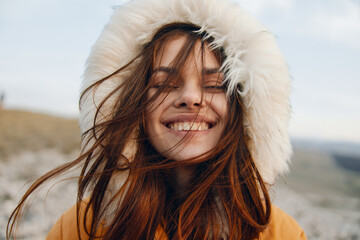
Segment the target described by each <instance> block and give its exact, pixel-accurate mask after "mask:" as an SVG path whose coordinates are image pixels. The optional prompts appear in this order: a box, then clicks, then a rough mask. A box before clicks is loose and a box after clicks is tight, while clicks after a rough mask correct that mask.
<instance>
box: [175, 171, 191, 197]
mask: <svg viewBox="0 0 360 240" xmlns="http://www.w3.org/2000/svg"><path fill="white" fill-rule="evenodd" d="M194 172H195V167H194V166H185V167H179V168H176V169H175V170H174V176H173V184H174V190H175V194H176V195H177V196H179V197H181V198H182V197H185V195H186V193H187V189H188V186H189V183H190V181H191V180H192V179H193V176H194Z"/></svg>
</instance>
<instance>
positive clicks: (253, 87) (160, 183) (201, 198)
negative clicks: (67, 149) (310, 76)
mask: <svg viewBox="0 0 360 240" xmlns="http://www.w3.org/2000/svg"><path fill="white" fill-rule="evenodd" d="M150 7H151V8H153V9H157V10H158V11H155V10H154V11H148V9H150ZM159 14H162V15H161V16H159ZM234 20H236V22H237V23H238V24H235V25H234V24H233V22H234ZM265 30H266V29H265V28H264V27H263V26H262V25H261V24H259V23H258V22H257V21H256V20H255V19H253V18H252V17H250V16H249V15H247V14H246V13H244V12H242V11H241V9H239V8H238V7H237V6H234V5H233V4H232V3H230V2H227V1H220V0H197V1H193V0H182V1H180V0H162V1H159V0H134V1H131V2H129V3H127V4H126V5H124V6H123V7H122V8H119V9H117V10H116V11H115V13H114V16H113V18H112V19H111V20H110V23H109V24H108V25H107V26H106V27H105V29H104V31H103V33H102V35H101V37H100V38H99V40H98V41H97V43H96V44H95V46H94V48H93V49H92V52H91V55H90V57H89V60H88V68H87V70H86V72H85V78H84V85H83V91H82V95H81V99H80V108H81V117H80V124H81V128H82V131H83V139H82V154H81V155H80V156H79V157H78V158H77V159H75V160H74V161H73V162H70V163H69V164H66V165H63V166H61V167H59V168H57V169H55V170H53V171H51V172H49V173H47V174H46V175H44V176H43V177H41V178H40V179H39V180H38V181H37V182H35V183H34V184H33V186H31V188H30V189H29V191H28V192H27V193H26V194H25V196H24V197H23V199H22V200H21V201H20V204H19V205H18V207H17V208H16V209H15V211H14V213H13V215H12V216H11V218H10V220H9V228H8V237H10V236H12V235H13V234H14V232H13V227H14V226H15V224H16V221H18V220H19V218H20V217H21V213H22V211H23V208H24V206H25V205H26V201H27V198H28V197H29V196H30V194H31V193H32V192H34V191H35V190H36V189H37V188H38V187H39V186H40V185H41V184H42V183H43V182H45V181H46V180H48V179H50V178H52V177H54V176H56V175H58V174H59V173H62V172H64V171H67V170H70V169H71V168H73V167H75V166H78V165H80V166H82V172H81V175H80V176H79V185H78V201H77V204H76V206H74V207H73V208H72V209H70V210H69V211H68V212H66V213H65V214H64V215H63V216H62V217H61V218H60V219H59V221H58V222H57V224H55V226H54V227H53V228H52V230H51V231H50V233H49V235H48V239H96V238H102V239H243V240H245V239H305V238H306V237H305V235H304V233H303V231H302V229H301V228H300V227H299V226H298V225H297V223H296V222H295V221H294V220H293V219H292V218H291V217H289V216H288V215H286V214H285V213H284V212H282V211H281V210H280V209H278V208H277V207H275V206H273V205H271V202H270V197H269V194H268V188H270V186H271V185H272V184H273V183H274V180H275V177H276V175H278V174H281V173H283V172H284V171H285V170H286V169H287V163H288V159H289V155H290V153H291V147H290V144H289V139H288V135H287V130H286V127H287V121H288V116H289V104H288V92H289V73H288V70H287V66H286V63H285V61H284V59H283V57H282V55H281V53H280V52H279V50H278V48H277V47H276V44H275V41H274V38H273V36H272V35H271V34H269V32H267V31H265ZM76 233H77V234H76Z"/></svg>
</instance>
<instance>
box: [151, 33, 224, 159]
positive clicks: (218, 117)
mask: <svg viewBox="0 0 360 240" xmlns="http://www.w3.org/2000/svg"><path fill="white" fill-rule="evenodd" d="M185 41H186V37H185V36H181V35H179V36H177V37H175V38H172V39H171V40H170V41H168V43H167V44H166V45H165V47H164V49H163V51H162V55H161V56H156V57H155V64H154V71H153V75H152V77H151V79H150V86H151V87H150V89H149V91H148V96H147V97H148V98H150V97H151V96H152V95H154V94H155V93H156V91H157V90H158V88H159V86H161V84H163V82H164V81H165V80H166V78H167V76H168V74H169V73H170V72H173V71H176V72H175V73H176V75H177V78H176V80H174V82H172V83H170V85H169V86H167V87H166V89H165V91H163V92H162V93H161V94H160V96H159V97H158V98H157V99H156V100H155V101H154V102H153V103H152V104H151V105H149V106H148V108H147V110H146V111H147V115H148V117H147V120H146V124H145V125H146V131H147V134H148V136H149V140H150V142H151V144H152V145H153V147H154V148H155V149H156V150H157V151H158V152H159V153H160V154H162V155H163V156H165V157H168V158H171V159H173V160H176V161H181V160H187V159H189V158H196V157H198V156H200V155H201V154H204V153H206V152H208V151H210V150H211V149H213V148H214V147H215V146H216V145H217V144H218V142H219V139H220V136H221V134H222V132H223V130H224V128H225V124H226V120H227V116H228V104H227V101H226V96H225V92H224V91H223V90H222V89H223V88H222V86H221V84H222V81H223V74H222V73H221V72H220V70H219V68H220V64H219V62H218V60H217V59H216V58H215V56H214V55H213V53H212V52H211V51H210V50H209V49H208V47H207V46H205V50H204V56H203V61H204V62H203V63H202V61H201V42H200V40H199V41H198V42H197V43H196V45H195V48H194V51H193V53H192V54H191V55H189V57H188V59H187V60H186V62H185V65H184V67H183V68H182V69H173V68H172V67H171V66H172V62H173V60H174V58H175V57H176V56H177V54H178V52H179V51H180V50H181V48H182V46H183V44H184V42H185ZM160 52H161V51H160ZM203 75H204V82H202V79H203Z"/></svg>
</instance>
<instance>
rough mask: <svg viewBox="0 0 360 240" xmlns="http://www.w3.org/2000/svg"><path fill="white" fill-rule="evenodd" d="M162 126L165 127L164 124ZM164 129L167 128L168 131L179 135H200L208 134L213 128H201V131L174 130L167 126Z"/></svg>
mask: <svg viewBox="0 0 360 240" xmlns="http://www.w3.org/2000/svg"><path fill="white" fill-rule="evenodd" d="M164 127H166V126H164ZM166 129H168V130H169V132H171V133H172V134H175V135H177V136H180V137H202V136H206V135H208V134H209V133H210V130H211V129H213V127H212V128H209V129H207V130H202V131H191V130H189V131H187V130H174V129H171V128H168V127H166Z"/></svg>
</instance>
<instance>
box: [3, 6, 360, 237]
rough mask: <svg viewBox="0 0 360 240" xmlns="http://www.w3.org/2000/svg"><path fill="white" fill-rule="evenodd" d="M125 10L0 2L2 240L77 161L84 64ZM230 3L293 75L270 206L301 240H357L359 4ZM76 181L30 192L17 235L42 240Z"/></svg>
mask: <svg viewBox="0 0 360 240" xmlns="http://www.w3.org/2000/svg"><path fill="white" fill-rule="evenodd" d="M123 2H125V1H120V0H118V1H115V0H103V1H97V0H74V1H70V0H31V1H29V0H0V100H1V103H0V104H1V106H0V108H1V110H0V239H3V238H4V232H5V226H6V221H7V218H8V217H9V215H10V213H11V211H12V209H13V208H14V207H15V206H16V203H17V201H18V200H19V199H20V197H21V196H22V194H23V193H24V191H25V190H26V188H27V187H28V186H29V182H31V181H34V180H35V179H36V178H37V177H39V176H40V175H41V174H42V173H45V172H46V171H48V170H50V169H51V168H53V167H55V166H57V165H59V164H61V163H65V162H66V161H69V160H72V159H74V157H76V155H77V154H78V149H79V142H80V133H79V129H78V126H77V120H76V118H77V116H78V98H79V88H80V85H81V79H82V72H83V70H84V64H85V61H86V58H87V56H88V54H89V52H90V49H91V46H92V45H93V44H94V42H95V41H96V39H97V37H98V36H99V34H100V32H101V30H102V28H103V26H104V24H106V22H107V21H108V19H109V18H110V16H111V13H112V11H113V10H112V7H113V6H118V5H121V4H122V3H123ZM234 2H238V3H239V4H240V5H241V6H242V7H243V8H244V9H245V10H247V11H249V12H251V13H252V14H253V15H255V16H256V17H257V18H258V19H260V21H261V22H263V23H264V24H265V25H266V26H267V27H268V28H269V29H270V30H271V31H272V32H273V33H274V34H275V36H276V37H277V39H278V43H279V46H280V48H281V49H282V51H283V53H284V55H285V57H286V59H287V61H288V63H289V66H290V69H291V72H292V78H293V92H292V95H291V102H292V111H293V113H292V119H291V122H290V128H289V129H290V133H291V137H292V141H293V146H294V155H293V163H292V166H291V173H290V174H288V175H287V176H284V177H283V178H279V179H278V183H277V184H276V185H275V186H274V189H273V191H272V192H271V194H272V196H273V199H274V201H275V203H276V204H277V205H279V206H280V207H281V208H283V209H284V210H285V211H287V212H288V213H289V214H290V215H292V216H293V217H294V218H295V219H296V220H297V221H298V222H299V224H300V225H301V226H302V227H303V228H304V229H305V231H306V233H307V235H308V237H309V239H360V94H359V89H360V57H359V56H360V1H358V0H327V1H323V0H313V1H300V0H253V1H246V0H238V1H235V0H234ZM72 174H76V173H72ZM69 176H71V174H70V175H69ZM65 177H66V176H65ZM67 177H68V176H67ZM52 184H53V183H50V185H49V186H50V187H51V186H52ZM75 184H76V181H66V182H61V183H59V184H56V185H55V186H54V187H53V188H52V189H53V190H52V191H50V192H47V191H44V192H39V194H38V199H44V198H45V197H46V196H47V201H46V204H44V201H39V200H34V201H33V205H32V207H31V208H30V209H29V210H28V211H27V212H26V215H25V217H24V224H23V227H22V229H21V234H22V236H23V237H24V239H42V238H44V235H45V234H46V232H47V231H48V230H49V228H50V227H51V226H52V224H53V223H54V221H55V220H56V219H57V218H58V217H59V216H60V214H61V213H62V212H63V211H64V210H65V209H67V208H68V207H69V206H71V205H72V204H73V202H74V201H75V196H72V195H74V191H75ZM45 209H46V211H45ZM25 236H26V237H25Z"/></svg>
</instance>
